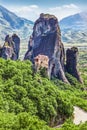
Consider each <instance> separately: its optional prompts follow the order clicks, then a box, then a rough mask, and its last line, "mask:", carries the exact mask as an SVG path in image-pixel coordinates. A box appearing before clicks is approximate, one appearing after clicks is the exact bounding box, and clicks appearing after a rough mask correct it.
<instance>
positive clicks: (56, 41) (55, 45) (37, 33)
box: [24, 14, 68, 83]
mask: <svg viewBox="0 0 87 130" xmlns="http://www.w3.org/2000/svg"><path fill="white" fill-rule="evenodd" d="M38 55H44V56H47V57H48V58H49V63H48V64H49V66H48V69H49V70H48V72H49V77H50V78H52V76H54V77H58V78H59V79H61V80H62V81H63V82H66V83H68V80H67V78H66V77H65V73H64V59H65V53H64V46H63V44H62V42H61V32H60V28H59V25H58V20H57V18H56V17H55V16H54V15H49V14H41V15H40V17H39V19H38V20H37V21H36V22H35V24H34V28H33V33H32V36H31V37H30V40H29V45H28V51H27V52H26V54H25V57H24V59H29V60H31V61H32V62H33V63H34V59H35V57H37V56H38Z"/></svg>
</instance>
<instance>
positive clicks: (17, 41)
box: [12, 34, 20, 59]
mask: <svg viewBox="0 0 87 130" xmlns="http://www.w3.org/2000/svg"><path fill="white" fill-rule="evenodd" d="M12 41H13V42H14V52H15V54H16V59H18V58H19V51H20V38H19V37H18V36H17V35H16V34H14V35H12Z"/></svg>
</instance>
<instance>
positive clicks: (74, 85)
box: [0, 59, 87, 130]
mask: <svg viewBox="0 0 87 130" xmlns="http://www.w3.org/2000/svg"><path fill="white" fill-rule="evenodd" d="M81 64H82V63H81ZM86 71H87V68H86V67H84V68H82V69H81V72H83V74H82V77H83V79H84V84H83V85H82V84H80V83H79V82H78V81H77V80H76V79H75V78H74V77H73V76H71V75H70V74H68V73H66V76H67V78H68V80H69V81H70V82H71V85H70V84H65V83H63V82H62V81H60V80H58V79H56V78H54V79H52V80H49V79H48V78H47V75H46V73H45V70H44V68H43V69H40V71H39V72H38V73H36V72H35V71H34V69H33V67H32V63H31V62H30V61H29V60H26V61H20V60H18V61H12V60H4V59H0V130H51V129H53V130H56V129H58V130H72V129H73V130H86V129H87V123H85V124H80V125H78V126H76V125H75V124H73V118H74V115H73V110H74V108H73V106H79V107H80V108H83V109H84V110H86V111H87V100H86V99H87V91H84V89H85V88H86V85H87V80H86V74H85V72H86ZM61 123H63V125H62V127H61V128H54V127H55V126H57V125H59V124H61Z"/></svg>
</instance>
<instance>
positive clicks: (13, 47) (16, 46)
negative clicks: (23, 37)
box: [0, 34, 20, 60]
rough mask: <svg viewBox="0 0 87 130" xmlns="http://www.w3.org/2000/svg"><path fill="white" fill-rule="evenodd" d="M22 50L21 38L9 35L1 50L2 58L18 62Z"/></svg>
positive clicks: (0, 55)
mask: <svg viewBox="0 0 87 130" xmlns="http://www.w3.org/2000/svg"><path fill="white" fill-rule="evenodd" d="M19 50H20V38H19V37H18V36H17V35H16V34H14V35H13V36H11V37H10V36H9V35H7V36H6V37H5V42H4V45H3V47H1V48H0V57H2V58H4V59H12V60H17V59H18V57H19Z"/></svg>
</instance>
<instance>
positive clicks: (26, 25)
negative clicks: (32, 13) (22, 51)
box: [0, 6, 33, 43]
mask: <svg viewBox="0 0 87 130" xmlns="http://www.w3.org/2000/svg"><path fill="white" fill-rule="evenodd" d="M32 28H33V22H32V21H30V20H27V19H24V18H21V17H18V16H17V15H15V14H14V13H12V12H10V11H9V10H7V9H6V8H4V7H2V6H0V43H1V42H2V41H3V40H4V38H5V36H6V35H7V34H13V33H17V34H18V35H19V36H20V37H21V39H22V40H23V39H24V40H25V39H27V38H28V37H29V35H30V34H31V32H32Z"/></svg>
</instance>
